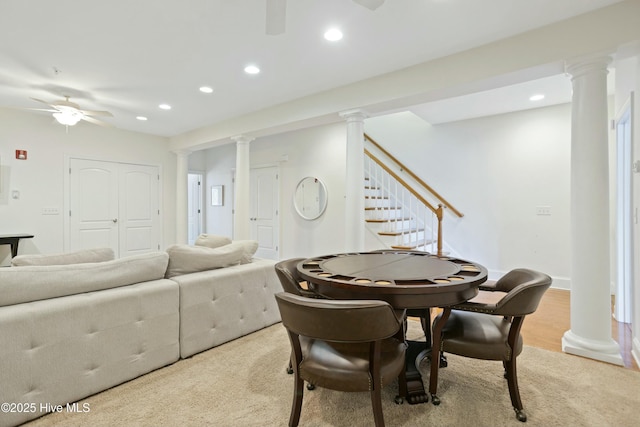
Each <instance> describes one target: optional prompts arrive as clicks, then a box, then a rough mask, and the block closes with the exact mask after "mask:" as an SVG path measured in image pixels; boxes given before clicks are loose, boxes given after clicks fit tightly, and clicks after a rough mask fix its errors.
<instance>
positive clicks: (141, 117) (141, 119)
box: [136, 116, 147, 122]
mask: <svg viewBox="0 0 640 427" xmlns="http://www.w3.org/2000/svg"><path fill="white" fill-rule="evenodd" d="M136 119H138V120H140V121H141V122H145V121H147V118H146V117H145V116H138V117H136Z"/></svg>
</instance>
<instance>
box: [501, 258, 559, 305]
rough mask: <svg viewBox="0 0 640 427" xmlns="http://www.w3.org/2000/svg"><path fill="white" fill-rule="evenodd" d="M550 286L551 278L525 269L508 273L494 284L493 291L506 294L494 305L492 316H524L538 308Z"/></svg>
mask: <svg viewBox="0 0 640 427" xmlns="http://www.w3.org/2000/svg"><path fill="white" fill-rule="evenodd" d="M549 286H551V277H549V276H548V275H546V274H544V273H541V272H538V271H535V270H529V269H526V268H517V269H514V270H511V271H509V272H508V273H507V274H505V275H504V276H503V277H502V278H501V279H500V280H498V281H497V282H496V284H495V289H496V290H498V291H502V292H507V294H506V295H505V296H504V297H503V298H502V299H501V300H500V301H499V302H498V303H497V304H496V309H495V311H493V314H500V315H504V316H525V315H527V314H531V313H533V312H534V311H536V309H537V308H538V304H540V300H541V299H542V295H544V293H545V292H546V290H547V289H548V288H549Z"/></svg>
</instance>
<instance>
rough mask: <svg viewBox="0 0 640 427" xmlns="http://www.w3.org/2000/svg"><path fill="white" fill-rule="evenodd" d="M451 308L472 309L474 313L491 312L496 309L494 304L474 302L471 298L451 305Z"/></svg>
mask: <svg viewBox="0 0 640 427" xmlns="http://www.w3.org/2000/svg"><path fill="white" fill-rule="evenodd" d="M451 309H452V310H462V311H474V312H476V313H487V314H493V312H494V311H495V310H496V304H491V303H484V302H474V301H473V300H469V301H467V302H463V303H461V304H456V305H453V306H451Z"/></svg>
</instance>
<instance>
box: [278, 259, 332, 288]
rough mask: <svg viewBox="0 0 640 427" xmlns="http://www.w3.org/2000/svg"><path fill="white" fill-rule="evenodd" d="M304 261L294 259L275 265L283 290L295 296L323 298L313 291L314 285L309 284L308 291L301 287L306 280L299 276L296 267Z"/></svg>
mask: <svg viewBox="0 0 640 427" xmlns="http://www.w3.org/2000/svg"><path fill="white" fill-rule="evenodd" d="M302 260H304V258H292V259H287V260H284V261H280V262H279V263H277V264H276V265H275V268H276V274H277V275H278V279H280V284H281V285H282V289H284V291H285V292H289V293H290V294H294V295H300V296H303V297H308V298H322V295H319V294H317V293H316V292H315V291H314V290H313V287H312V285H310V284H309V285H308V286H307V288H306V289H305V288H303V287H302V286H300V283H301V282H304V281H305V280H304V279H303V278H302V277H300V275H299V274H298V269H297V268H296V266H297V265H298V263H299V262H300V261H302Z"/></svg>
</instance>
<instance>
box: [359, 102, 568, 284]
mask: <svg viewBox="0 0 640 427" xmlns="http://www.w3.org/2000/svg"><path fill="white" fill-rule="evenodd" d="M365 131H366V132H367V133H368V134H369V135H370V136H371V137H372V138H373V139H375V140H376V141H377V142H378V143H380V144H382V145H383V146H384V147H385V148H386V149H387V150H388V151H389V152H390V153H391V154H392V155H394V156H396V157H397V158H398V159H399V160H400V161H401V162H403V163H404V164H405V165H406V166H407V167H408V168H409V169H411V170H412V171H413V172H414V173H416V174H417V175H419V176H420V177H421V178H422V179H423V180H424V181H425V182H426V183H427V184H429V185H430V186H432V187H433V188H434V189H435V190H436V191H438V192H439V193H440V194H441V195H442V196H443V197H444V198H446V199H447V200H448V201H449V202H451V204H452V205H453V206H455V207H456V208H457V209H458V210H460V211H461V212H462V213H463V214H464V217H463V218H461V219H457V218H456V217H454V216H453V215H451V214H447V213H445V219H444V225H443V229H444V230H443V235H444V239H445V240H446V242H447V243H448V244H449V245H450V246H451V247H452V248H453V249H454V251H455V253H456V255H457V256H460V257H463V258H469V259H472V260H474V261H478V262H480V263H481V264H483V265H485V266H486V267H487V268H488V269H489V270H490V275H491V276H493V277H496V276H498V275H502V274H504V273H505V272H507V271H509V270H511V269H512V268H517V267H529V268H533V269H538V270H541V271H544V272H546V273H548V274H549V275H551V276H552V277H553V278H554V287H563V288H567V289H568V287H569V283H568V280H569V277H570V250H571V247H570V235H569V232H570V230H569V219H570V218H569V209H570V200H569V194H570V193H569V190H570V174H569V165H570V145H571V106H570V105H568V104H565V105H559V106H554V107H547V108H539V109H534V110H528V111H523V112H516V113H510V114H502V115H496V116H490V117H486V118H480V119H473V120H465V121H460V122H453V123H448V124H441V125H436V126H431V125H429V124H427V123H426V122H424V121H423V120H421V119H420V118H418V117H417V116H415V115H414V114H412V113H408V112H406V113H397V114H393V115H389V116H383V117H376V118H371V119H368V120H366V122H365ZM538 206H550V207H551V215H550V216H540V215H537V214H536V208H537V207H538Z"/></svg>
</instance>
